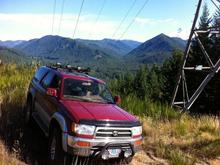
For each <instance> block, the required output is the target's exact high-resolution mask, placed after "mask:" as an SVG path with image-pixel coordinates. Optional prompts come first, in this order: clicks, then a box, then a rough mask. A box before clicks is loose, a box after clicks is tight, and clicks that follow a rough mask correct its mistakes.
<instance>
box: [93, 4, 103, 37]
mask: <svg viewBox="0 0 220 165" xmlns="http://www.w3.org/2000/svg"><path fill="white" fill-rule="evenodd" d="M105 3H106V0H103V3H102V6H101V8H100V9H99V12H98V15H97V17H96V20H95V23H94V27H96V25H97V22H98V21H99V17H100V15H101V14H102V11H103V9H104V7H105ZM93 31H94V28H93V29H92V32H91V33H93ZM91 33H90V35H91Z"/></svg>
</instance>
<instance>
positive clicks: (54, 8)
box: [51, 0, 56, 34]
mask: <svg viewBox="0 0 220 165" xmlns="http://www.w3.org/2000/svg"><path fill="white" fill-rule="evenodd" d="M55 12H56V0H54V3H53V20H52V32H51V33H52V34H53V26H54V19H55Z"/></svg>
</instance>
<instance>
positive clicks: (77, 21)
mask: <svg viewBox="0 0 220 165" xmlns="http://www.w3.org/2000/svg"><path fill="white" fill-rule="evenodd" d="M84 1H85V0H82V4H81V7H80V10H79V14H78V17H77V20H76V25H75V28H74V32H73V38H74V37H75V33H76V29H77V26H78V23H79V18H80V15H81V12H82V8H83V4H84Z"/></svg>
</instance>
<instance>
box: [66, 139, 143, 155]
mask: <svg viewBox="0 0 220 165" xmlns="http://www.w3.org/2000/svg"><path fill="white" fill-rule="evenodd" d="M63 137H66V138H67V143H66V145H67V152H68V153H69V154H73V155H78V156H85V157H88V156H92V157H98V156H101V154H102V153H103V152H104V151H105V150H106V149H108V148H115V149H121V151H122V153H124V152H125V151H127V150H131V151H132V155H134V154H135V153H136V152H137V151H139V150H140V149H141V144H140V143H137V142H140V141H142V137H138V138H127V139H126V138H115V139H111V138H94V139H86V138H79V137H74V136H70V135H67V136H63ZM79 143H83V144H89V145H85V146H79V145H78V144H79Z"/></svg>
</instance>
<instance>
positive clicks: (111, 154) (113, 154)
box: [108, 149, 121, 158]
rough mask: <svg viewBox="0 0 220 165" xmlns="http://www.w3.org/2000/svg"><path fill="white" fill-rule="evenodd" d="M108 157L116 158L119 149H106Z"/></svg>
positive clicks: (119, 151)
mask: <svg viewBox="0 0 220 165" xmlns="http://www.w3.org/2000/svg"><path fill="white" fill-rule="evenodd" d="M108 152H109V158H118V157H119V154H120V153H121V149H108Z"/></svg>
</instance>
